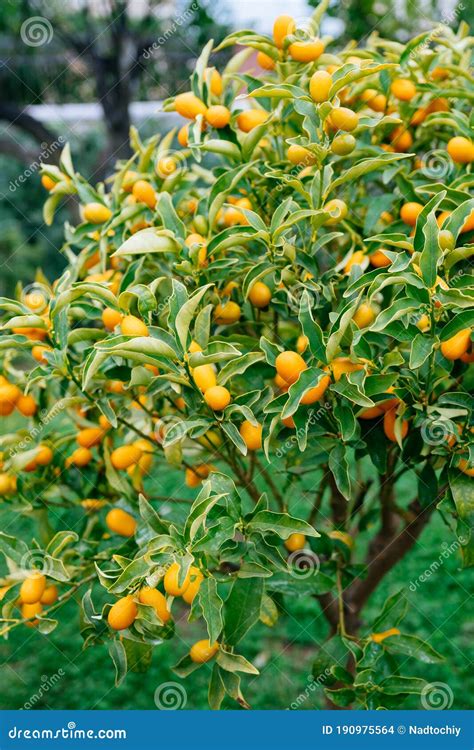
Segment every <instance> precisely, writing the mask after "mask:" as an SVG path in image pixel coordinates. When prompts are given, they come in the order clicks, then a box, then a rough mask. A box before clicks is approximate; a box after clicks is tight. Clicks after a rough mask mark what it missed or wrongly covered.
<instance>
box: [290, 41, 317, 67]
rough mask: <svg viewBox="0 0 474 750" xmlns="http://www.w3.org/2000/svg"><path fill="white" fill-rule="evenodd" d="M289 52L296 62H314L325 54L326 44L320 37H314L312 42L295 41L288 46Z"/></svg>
mask: <svg viewBox="0 0 474 750" xmlns="http://www.w3.org/2000/svg"><path fill="white" fill-rule="evenodd" d="M288 52H289V53H290V57H292V58H293V60H296V62H303V63H308V62H314V61H315V60H317V59H318V57H321V55H322V54H323V52H324V44H323V43H322V41H321V40H320V39H314V40H313V41H312V42H293V43H292V44H290V46H289V47H288Z"/></svg>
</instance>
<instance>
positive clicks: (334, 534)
mask: <svg viewBox="0 0 474 750" xmlns="http://www.w3.org/2000/svg"><path fill="white" fill-rule="evenodd" d="M328 537H330V538H331V539H338V540H339V541H340V542H342V543H343V544H345V545H346V547H349V549H352V548H353V547H354V540H353V538H352V537H351V535H350V534H348V533H347V532H346V531H339V529H333V530H332V531H329V532H328Z"/></svg>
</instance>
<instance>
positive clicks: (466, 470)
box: [458, 458, 474, 477]
mask: <svg viewBox="0 0 474 750" xmlns="http://www.w3.org/2000/svg"><path fill="white" fill-rule="evenodd" d="M458 469H459V470H460V471H462V473H463V474H467V476H468V477H474V466H469V463H468V462H467V460H466V459H465V458H461V459H460V461H459V464H458Z"/></svg>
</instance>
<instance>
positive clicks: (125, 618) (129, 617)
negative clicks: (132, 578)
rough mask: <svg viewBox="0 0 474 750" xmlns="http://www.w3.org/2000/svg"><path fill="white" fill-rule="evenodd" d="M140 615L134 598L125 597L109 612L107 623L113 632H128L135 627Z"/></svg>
mask: <svg viewBox="0 0 474 750" xmlns="http://www.w3.org/2000/svg"><path fill="white" fill-rule="evenodd" d="M137 615H138V609H137V605H136V604H135V602H134V601H133V596H130V595H129V596H123V597H122V598H121V599H119V600H118V601H117V602H115V604H113V605H112V607H111V608H110V610H109V614H108V616H107V621H108V623H109V625H110V627H111V628H112V630H126V628H129V627H130V625H133V623H134V622H135V620H136V618H137Z"/></svg>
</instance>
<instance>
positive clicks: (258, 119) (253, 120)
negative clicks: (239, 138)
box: [237, 109, 269, 133]
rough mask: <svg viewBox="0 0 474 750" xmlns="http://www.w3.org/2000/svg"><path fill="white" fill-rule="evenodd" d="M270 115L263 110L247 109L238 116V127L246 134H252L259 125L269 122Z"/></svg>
mask: <svg viewBox="0 0 474 750" xmlns="http://www.w3.org/2000/svg"><path fill="white" fill-rule="evenodd" d="M268 117H269V113H268V112H265V111H264V110H263V109H246V110H245V111H244V112H241V113H240V114H239V115H237V127H238V128H239V129H240V130H242V131H243V132H244V133H250V131H251V130H253V129H254V128H256V127H257V126H258V125H263V123H264V122H266V121H267V120H268Z"/></svg>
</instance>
